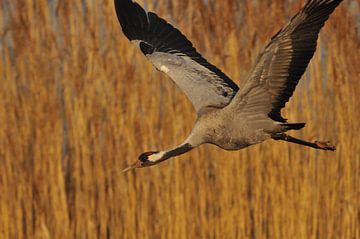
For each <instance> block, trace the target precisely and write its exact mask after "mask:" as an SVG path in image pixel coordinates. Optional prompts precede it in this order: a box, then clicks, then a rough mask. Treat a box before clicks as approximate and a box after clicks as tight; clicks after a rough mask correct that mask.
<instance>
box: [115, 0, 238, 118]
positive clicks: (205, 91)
mask: <svg viewBox="0 0 360 239" xmlns="http://www.w3.org/2000/svg"><path fill="white" fill-rule="evenodd" d="M115 9H116V13H117V17H118V19H119V21H120V24H121V27H122V30H123V32H124V34H125V36H126V37H127V38H128V39H129V40H130V41H131V42H133V43H135V44H136V45H137V46H138V47H139V48H140V50H141V51H142V53H143V54H144V55H145V56H146V57H147V58H148V59H149V60H150V61H151V62H152V64H153V65H154V66H155V67H156V68H157V69H158V70H160V71H163V72H165V73H166V74H167V75H168V76H170V78H171V79H172V80H173V81H174V82H175V83H176V84H177V85H178V87H180V89H181V90H182V91H183V92H184V93H185V94H186V95H187V97H188V98H189V99H190V101H191V102H192V104H193V106H194V108H195V110H196V111H198V112H199V111H201V109H203V108H205V107H209V106H211V107H218V108H222V107H224V106H226V105H228V104H229V102H230V101H231V100H232V98H233V97H234V96H235V94H236V92H237V91H238V89H239V88H238V86H237V85H236V84H235V83H234V82H233V81H231V80H230V79H229V77H227V76H226V75H225V74H224V73H223V72H221V70H219V69H218V68H216V67H215V66H214V65H212V64H210V63H209V62H208V61H207V60H205V59H204V58H203V57H202V56H201V55H200V54H199V53H198V52H197V51H196V49H195V48H194V47H193V45H192V43H191V42H190V41H189V40H188V39H187V38H186V37H185V36H184V35H183V34H182V33H181V32H180V31H179V30H177V29H176V28H174V27H173V26H171V25H170V24H169V23H167V22H166V21H165V20H164V19H162V18H160V17H158V16H157V15H156V14H155V13H152V12H149V13H146V12H145V11H144V9H142V8H141V6H140V5H139V4H137V3H136V2H133V1H131V0H115Z"/></svg>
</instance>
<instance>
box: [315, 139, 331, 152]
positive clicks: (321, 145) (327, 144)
mask: <svg viewBox="0 0 360 239" xmlns="http://www.w3.org/2000/svg"><path fill="white" fill-rule="evenodd" d="M314 144H316V145H317V147H318V149H322V150H330V151H335V150H336V147H335V146H334V145H332V144H331V142H330V141H327V142H323V141H315V142H314Z"/></svg>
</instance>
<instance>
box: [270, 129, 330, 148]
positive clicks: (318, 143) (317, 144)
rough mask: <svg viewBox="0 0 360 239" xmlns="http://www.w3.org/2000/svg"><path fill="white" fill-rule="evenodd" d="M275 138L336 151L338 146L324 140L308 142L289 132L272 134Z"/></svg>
mask: <svg viewBox="0 0 360 239" xmlns="http://www.w3.org/2000/svg"><path fill="white" fill-rule="evenodd" d="M271 138H272V139H274V140H283V141H287V142H290V143H294V144H300V145H304V146H308V147H311V148H315V149H322V150H331V151H334V150H335V149H336V148H335V146H333V145H331V144H330V142H322V141H315V142H308V141H305V140H302V139H297V138H294V137H292V136H290V135H287V134H284V133H282V134H274V135H272V136H271Z"/></svg>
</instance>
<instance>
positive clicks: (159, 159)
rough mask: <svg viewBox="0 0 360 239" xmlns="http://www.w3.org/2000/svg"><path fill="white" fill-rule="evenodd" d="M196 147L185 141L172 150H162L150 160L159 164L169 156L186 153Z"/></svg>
mask: <svg viewBox="0 0 360 239" xmlns="http://www.w3.org/2000/svg"><path fill="white" fill-rule="evenodd" d="M193 148H194V147H193V146H192V145H191V144H190V143H187V142H186V143H183V144H181V145H179V146H176V147H175V148H172V149H170V150H166V151H161V152H158V153H156V154H153V155H151V156H150V157H149V161H150V162H153V164H158V163H160V162H162V161H165V160H167V159H169V158H172V157H175V156H178V155H181V154H184V153H186V152H188V151H190V150H191V149H193Z"/></svg>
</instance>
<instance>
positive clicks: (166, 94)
mask: <svg viewBox="0 0 360 239" xmlns="http://www.w3.org/2000/svg"><path fill="white" fill-rule="evenodd" d="M139 2H140V3H141V4H142V5H143V6H144V5H145V6H146V7H147V9H149V10H152V11H156V12H157V13H158V14H159V15H160V16H163V17H164V18H166V19H167V20H168V21H170V22H171V23H172V24H174V25H175V26H177V27H179V28H180V29H181V30H182V31H183V32H184V33H185V34H186V35H187V36H188V37H189V39H191V40H192V41H193V43H194V45H195V46H196V47H197V48H198V50H199V51H200V52H201V53H203V55H204V56H206V57H207V58H208V59H209V60H210V61H211V62H212V63H214V64H216V65H218V66H219V67H220V68H222V69H223V70H224V71H225V72H226V73H227V74H228V75H229V76H230V77H231V78H232V79H234V81H235V82H236V83H240V82H241V80H243V79H245V77H246V75H247V73H248V71H249V69H250V67H251V64H252V62H253V61H254V59H255V57H256V55H257V53H258V51H259V50H260V49H261V47H262V46H264V44H265V43H266V42H267V41H268V40H269V38H270V37H271V36H272V35H273V34H274V33H275V32H277V30H278V29H279V28H280V27H281V26H283V25H284V24H285V23H286V21H287V20H288V19H290V18H291V16H292V15H294V14H295V13H296V12H297V11H298V10H299V9H300V7H301V6H302V5H303V4H304V0H296V1H294V0H286V1H284V0H271V1H270V0H269V1H267V0H266V1H260V0H257V1H255V0H237V1H233V0H221V1H220V0H207V1H205V0H204V1H200V0H197V1H190V0H181V1H180V0H179V1H177V0H157V1H150V0H149V1H146V3H144V2H143V1H140V0H139ZM0 37H1V38H0V54H1V55H0V238H136V239H137V238H360V227H359V225H360V216H359V215H360V141H359V135H360V127H359V118H360V107H359V103H360V100H359V95H360V84H359V80H360V67H359V66H360V54H359V53H360V40H359V39H360V30H359V1H358V0H356V1H354V0H349V1H344V2H343V3H342V5H341V6H340V7H339V8H338V9H337V10H336V12H335V14H333V15H332V16H331V17H330V20H329V21H328V22H327V24H326V26H325V27H324V29H323V30H322V32H321V35H320V39H319V47H318V50H317V52H316V55H315V56H314V59H313V60H312V62H311V64H310V67H309V68H308V71H307V72H306V74H305V75H304V77H303V79H302V80H301V82H300V84H299V86H298V88H297V91H296V94H295V95H294V97H293V98H292V100H291V102H290V103H289V104H287V109H286V110H285V112H284V115H285V116H286V117H288V118H289V121H290V122H308V124H307V127H306V128H305V129H304V130H302V131H300V132H294V133H293V135H295V136H298V137H302V138H305V139H309V140H316V139H324V140H328V139H329V140H332V141H333V142H334V143H335V144H336V145H337V151H336V152H334V153H332V152H321V151H316V150H313V149H310V148H304V147H301V146H297V145H290V144H286V143H283V142H275V141H268V142H265V143H263V144H261V145H257V146H252V147H250V148H248V149H245V150H242V151H239V152H226V151H223V150H221V149H219V148H216V147H214V146H201V147H200V148H199V149H196V150H193V151H192V152H191V153H189V154H186V155H183V156H181V157H178V158H175V159H173V160H169V161H167V162H164V163H163V164H161V165H159V166H157V167H153V168H147V169H142V170H137V171H135V172H131V173H128V174H123V173H121V170H122V169H123V168H124V167H125V166H127V165H128V164H129V163H131V162H133V161H134V160H135V159H136V158H137V156H138V155H139V154H140V153H141V152H143V151H147V150H156V149H164V148H167V147H169V146H172V145H175V144H177V143H179V142H181V141H182V140H183V139H184V138H185V137H186V136H187V134H188V133H189V132H190V130H191V128H192V124H193V122H194V120H195V115H194V112H193V109H192V108H191V104H190V102H188V101H187V99H186V97H185V96H184V95H183V93H182V92H180V91H179V90H177V89H176V86H175V85H174V84H173V83H172V82H171V81H170V80H168V78H167V77H166V76H164V75H163V74H161V73H160V72H158V71H156V70H154V68H153V67H152V66H151V65H150V63H148V62H147V60H146V59H145V57H143V55H142V54H141V53H140V52H139V51H138V50H137V49H135V48H134V47H133V46H132V45H131V44H130V43H129V42H128V41H127V39H126V38H125V37H124V36H123V34H122V33H121V30H120V26H119V23H118V22H117V19H116V16H115V12H114V6H113V1H112V0H111V1H110V0H109V1H101V0H97V1H73V0H61V1H59V0H27V1H23V0H11V1H10V0H0Z"/></svg>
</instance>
